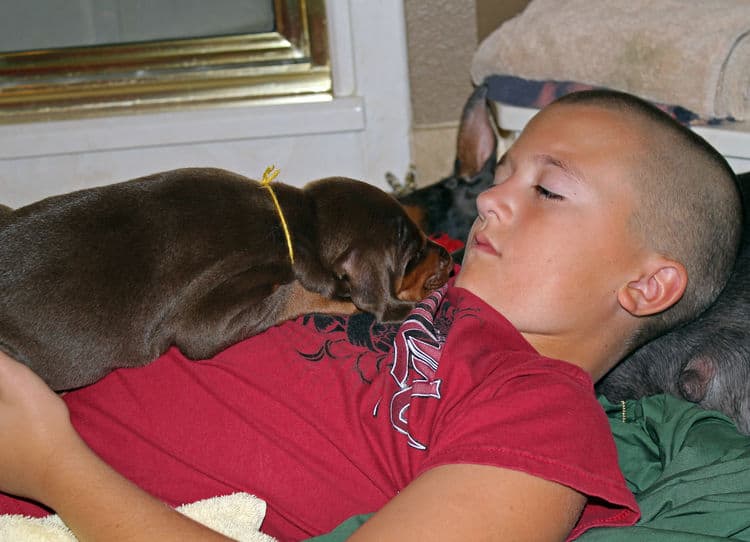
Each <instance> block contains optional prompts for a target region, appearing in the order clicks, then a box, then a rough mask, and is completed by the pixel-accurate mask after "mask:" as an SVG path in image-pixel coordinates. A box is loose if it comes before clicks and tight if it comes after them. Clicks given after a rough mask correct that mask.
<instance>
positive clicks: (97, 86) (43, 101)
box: [0, 0, 333, 124]
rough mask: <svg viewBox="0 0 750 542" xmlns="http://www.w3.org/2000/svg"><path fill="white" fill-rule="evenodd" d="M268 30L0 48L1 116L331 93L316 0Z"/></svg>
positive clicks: (297, 1)
mask: <svg viewBox="0 0 750 542" xmlns="http://www.w3.org/2000/svg"><path fill="white" fill-rule="evenodd" d="M274 14H275V29H276V30H275V31H273V32H263V33H257V34H238V35H231V36H217V37H207V38H195V39H179V40H168V41H153V42H143V43H130V44H116V45H97V46H89V47H65V48H59V49H40V50H32V51H23V52H12V53H0V123H3V124H9V123H19V122H29V121H40V120H61V119H71V118H82V117H90V116H102V115H117V114H131V113H140V112H149V111H163V110H170V109H175V108H195V107H207V106H216V105H223V106H232V105H247V104H254V103H255V104H257V103H289V102H299V101H325V100H330V99H331V98H332V88H333V86H332V77H331V67H330V58H329V50H328V36H327V24H326V12H325V0H274Z"/></svg>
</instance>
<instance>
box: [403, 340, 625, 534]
mask: <svg viewBox="0 0 750 542" xmlns="http://www.w3.org/2000/svg"><path fill="white" fill-rule="evenodd" d="M454 339H458V340H457V341H455V343H454V344H460V348H452V347H451V345H450V344H446V350H445V351H444V353H443V357H442V360H441V366H440V371H439V373H438V376H439V377H440V379H441V381H442V386H443V388H442V391H443V394H444V395H445V396H446V397H449V396H451V395H452V394H454V393H455V395H457V396H459V397H460V399H459V400H458V402H456V403H452V404H451V403H450V402H447V404H449V405H450V406H449V408H445V409H443V410H442V411H441V412H435V413H433V418H432V424H431V427H432V429H431V430H430V432H429V434H430V437H429V440H428V442H429V445H428V450H427V455H426V458H425V461H424V463H423V464H422V465H421V471H420V472H424V471H426V470H428V469H430V468H433V467H436V466H439V465H445V464H454V463H473V464H482V465H492V466H497V467H503V468H509V469H513V470H520V471H523V472H526V473H529V474H532V475H534V476H540V477H542V478H545V479H548V480H551V481H554V482H558V483H561V484H564V485H566V486H569V487H571V488H573V489H575V490H577V491H579V492H580V493H583V494H585V495H587V496H588V497H589V501H588V504H587V507H586V509H585V510H584V514H583V516H582V518H581V520H580V521H579V523H578V525H577V527H576V531H575V533H576V535H577V534H580V533H581V532H583V531H584V530H586V529H588V528H590V527H592V526H596V525H610V526H614V525H631V524H633V523H634V522H635V521H636V520H637V518H638V507H637V504H636V502H635V499H634V497H633V495H632V493H631V492H630V491H629V490H628V489H627V486H626V484H625V480H624V478H623V476H622V474H621V472H620V469H619V466H618V462H617V450H616V447H615V444H614V439H613V437H612V434H611V431H610V428H609V423H608V420H607V418H606V415H605V413H604V411H603V409H602V408H601V406H600V405H599V403H598V402H597V401H596V397H595V394H594V390H593V385H592V383H591V380H590V379H589V377H588V376H587V375H586V374H585V373H584V372H583V371H582V370H581V369H579V368H578V367H575V366H573V365H571V364H567V363H564V362H561V361H558V360H551V359H547V358H544V357H542V356H539V355H538V354H536V353H535V352H533V351H523V350H516V351H510V352H505V353H497V351H495V353H493V354H490V353H489V352H491V349H490V348H487V347H486V346H482V345H481V344H479V343H481V341H479V343H478V342H477V341H476V340H475V341H473V342H472V341H470V340H468V339H467V338H465V337H463V338H462V337H454ZM449 343H450V341H449ZM467 367H469V369H468V370H467V369H466V368H467ZM452 388H459V389H452ZM426 414H427V413H425V415H426ZM413 419H414V418H413ZM415 421H416V420H415Z"/></svg>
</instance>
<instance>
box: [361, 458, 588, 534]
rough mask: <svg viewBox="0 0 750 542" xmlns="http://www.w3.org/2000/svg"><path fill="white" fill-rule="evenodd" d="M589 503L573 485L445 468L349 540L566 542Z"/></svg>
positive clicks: (474, 468) (481, 468) (475, 468)
mask: <svg viewBox="0 0 750 542" xmlns="http://www.w3.org/2000/svg"><path fill="white" fill-rule="evenodd" d="M585 503H586V497H585V496H584V495H582V494H580V493H578V492H577V491H575V490H573V489H571V488H569V487H567V486H564V485H561V484H557V483H555V482H550V481H548V480H545V479H542V478H538V477H536V476H532V475H530V474H526V473H523V472H520V471H514V470H510V469H503V468H499V467H494V466H487V465H469V464H456V465H443V466H440V467H436V468H433V469H431V470H429V471H427V472H425V473H424V474H422V475H421V476H420V477H419V478H417V479H416V480H414V481H413V482H412V483H411V484H409V485H408V486H407V487H406V488H405V489H404V490H402V491H401V493H400V494H399V495H397V496H396V497H395V498H394V499H392V500H391V501H390V502H389V503H388V504H386V505H385V506H384V507H383V508H382V509H381V510H380V511H379V512H377V513H376V514H375V515H373V516H372V517H371V518H370V519H369V520H368V521H367V522H366V523H365V524H364V525H362V527H360V528H359V529H358V530H357V531H356V532H355V533H354V535H353V536H352V537H351V538H350V539H349V540H351V542H367V541H371V540H431V541H439V542H440V541H453V540H455V541H464V540H472V541H483V540H487V541H490V540H514V541H524V540H529V541H535V542H536V541H543V540H565V538H566V537H567V536H568V534H569V533H570V532H571V531H572V529H573V527H574V526H575V524H576V521H577V520H578V518H579V516H580V515H581V512H582V510H583V507H584V505H585Z"/></svg>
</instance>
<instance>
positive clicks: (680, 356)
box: [597, 173, 750, 435]
mask: <svg viewBox="0 0 750 542" xmlns="http://www.w3.org/2000/svg"><path fill="white" fill-rule="evenodd" d="M738 178H739V181H740V188H741V189H742V193H743V204H744V208H745V224H744V229H743V243H742V247H741V249H740V253H739V255H738V257H737V263H736V264H735V269H734V272H733V274H732V276H731V278H730V279H729V282H728V283H727V285H726V287H725V288H724V290H723V291H722V292H721V294H720V295H719V297H718V298H717V299H716V301H715V302H714V303H713V304H712V305H711V306H710V307H709V308H708V309H707V310H706V311H705V312H704V313H703V314H702V315H700V316H699V317H698V318H697V319H695V320H693V321H692V322H689V323H688V324H686V325H684V326H682V327H680V328H678V329H676V330H674V331H672V332H670V333H667V334H665V335H663V336H661V337H658V338H657V339H655V340H653V341H651V342H649V343H647V344H646V345H644V346H643V347H641V348H640V349H638V350H636V351H635V352H633V354H631V355H630V356H629V357H627V358H626V359H625V360H623V361H622V362H620V364H619V365H617V366H616V367H615V368H614V369H613V370H612V371H611V372H610V373H609V374H608V375H606V376H605V377H604V378H603V379H602V380H601V381H600V382H599V384H598V385H597V390H598V391H599V392H601V393H603V394H604V395H606V396H607V398H609V399H610V400H622V399H638V398H640V397H644V396H647V395H655V394H658V393H668V394H671V395H675V396H677V397H681V398H683V399H686V400H688V401H692V402H694V403H697V404H699V405H700V406H702V407H703V408H706V409H710V410H718V411H721V412H723V413H724V414H726V415H727V416H729V417H730V418H732V419H733V420H734V421H735V423H736V424H737V427H738V429H739V430H740V431H742V432H743V433H745V434H748V435H750V214H748V209H750V173H746V174H743V175H740V176H739V177H738Z"/></svg>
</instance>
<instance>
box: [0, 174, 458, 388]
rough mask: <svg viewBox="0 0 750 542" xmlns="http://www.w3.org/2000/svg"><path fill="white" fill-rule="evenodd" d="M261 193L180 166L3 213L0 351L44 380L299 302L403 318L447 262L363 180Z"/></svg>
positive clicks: (298, 308) (246, 326) (151, 351)
mask: <svg viewBox="0 0 750 542" xmlns="http://www.w3.org/2000/svg"><path fill="white" fill-rule="evenodd" d="M273 189H274V192H275V194H276V196H277V198H278V201H279V204H280V207H281V208H282V209H283V214H284V216H285V218H286V221H287V223H288V227H289V231H290V234H291V238H292V243H293V250H294V264H292V263H291V262H290V257H289V249H288V247H287V244H286V240H285V235H284V232H283V229H282V227H281V224H280V220H279V214H278V211H277V209H276V208H275V206H274V203H273V201H272V198H271V197H269V193H268V191H267V190H266V189H263V188H262V187H261V186H260V184H259V183H258V182H257V181H253V180H250V179H247V178H246V177H243V176H241V175H237V174H235V173H231V172H228V171H224V170H220V169H203V168H189V169H179V170H174V171H167V172H163V173H158V174H155V175H151V176H148V177H143V178H140V179H135V180H132V181H127V182H124V183H119V184H113V185H108V186H104V187H99V188H93V189H89V190H82V191H78V192H73V193H70V194H64V195H61V196H56V197H52V198H48V199H45V200H42V201H39V202H37V203H34V204H31V205H28V206H26V207H22V208H19V209H16V210H14V211H12V212H11V211H5V212H4V214H3V215H2V218H3V220H0V247H2V250H0V348H2V349H3V350H5V351H6V352H8V353H9V354H10V355H12V356H14V357H15V358H16V359H18V360H19V361H21V362H23V363H26V364H27V365H28V366H30V367H31V368H32V369H34V370H35V371H36V372H37V373H38V374H40V375H41V376H42V377H43V378H44V379H45V380H46V381H47V383H48V384H49V385H50V386H51V387H53V388H54V389H57V390H64V389H71V388H75V387H78V386H82V385H85V384H89V383H91V382H94V381H95V380H97V379H99V378H101V377H102V376H104V375H105V374H107V373H108V372H109V371H111V370H112V369H114V368H117V367H134V366H140V365H144V364H146V363H148V362H150V361H151V360H153V359H155V358H156V357H158V356H159V355H160V354H161V353H162V352H164V351H165V350H166V349H167V348H168V347H169V346H171V345H177V346H178V347H179V348H180V349H181V350H182V351H183V352H184V353H185V354H186V355H187V356H188V357H189V358H191V359H204V358H208V357H211V356H213V355H214V354H215V353H217V352H218V351H220V350H222V349H223V348H226V347H227V346H229V345H231V344H234V343H235V342H237V341H239V340H241V339H243V338H246V337H248V336H251V335H253V334H255V333H258V332H260V331H262V330H264V329H266V328H268V327H269V326H272V325H275V324H276V323H278V322H280V321H282V320H285V319H289V318H293V317H296V316H298V315H300V314H303V313H309V312H334V313H350V312H353V311H354V310H357V309H359V310H362V311H368V312H372V313H373V314H375V316H376V317H377V318H379V319H381V320H389V321H397V320H401V319H403V318H404V317H405V315H406V314H407V313H408V311H409V310H411V308H412V307H413V306H414V302H415V301H418V300H420V299H422V298H423V297H424V296H426V295H427V294H428V293H429V291H430V290H432V289H435V288H438V287H440V286H441V285H442V284H444V283H445V282H446V280H447V279H448V275H449V273H450V271H451V264H450V257H449V255H448V254H447V252H446V251H445V250H444V249H442V247H440V246H438V245H437V244H435V243H433V242H431V241H428V240H427V239H426V237H425V235H424V234H423V233H422V232H421V230H420V229H419V228H418V227H417V226H416V224H415V223H414V222H413V221H412V220H410V219H409V218H408V217H407V215H406V214H405V212H404V211H403V209H402V207H401V206H400V205H399V204H398V203H397V202H396V200H395V199H394V198H392V197H391V196H389V195H388V194H386V193H385V192H384V191H382V190H380V189H378V188H376V187H373V186H371V185H368V184H366V183H364V182H360V181H355V180H353V179H345V178H330V179H322V180H319V181H315V182H312V183H309V184H308V185H307V186H306V187H305V188H302V189H300V188H295V187H292V186H288V185H285V184H282V183H274V184H273Z"/></svg>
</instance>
